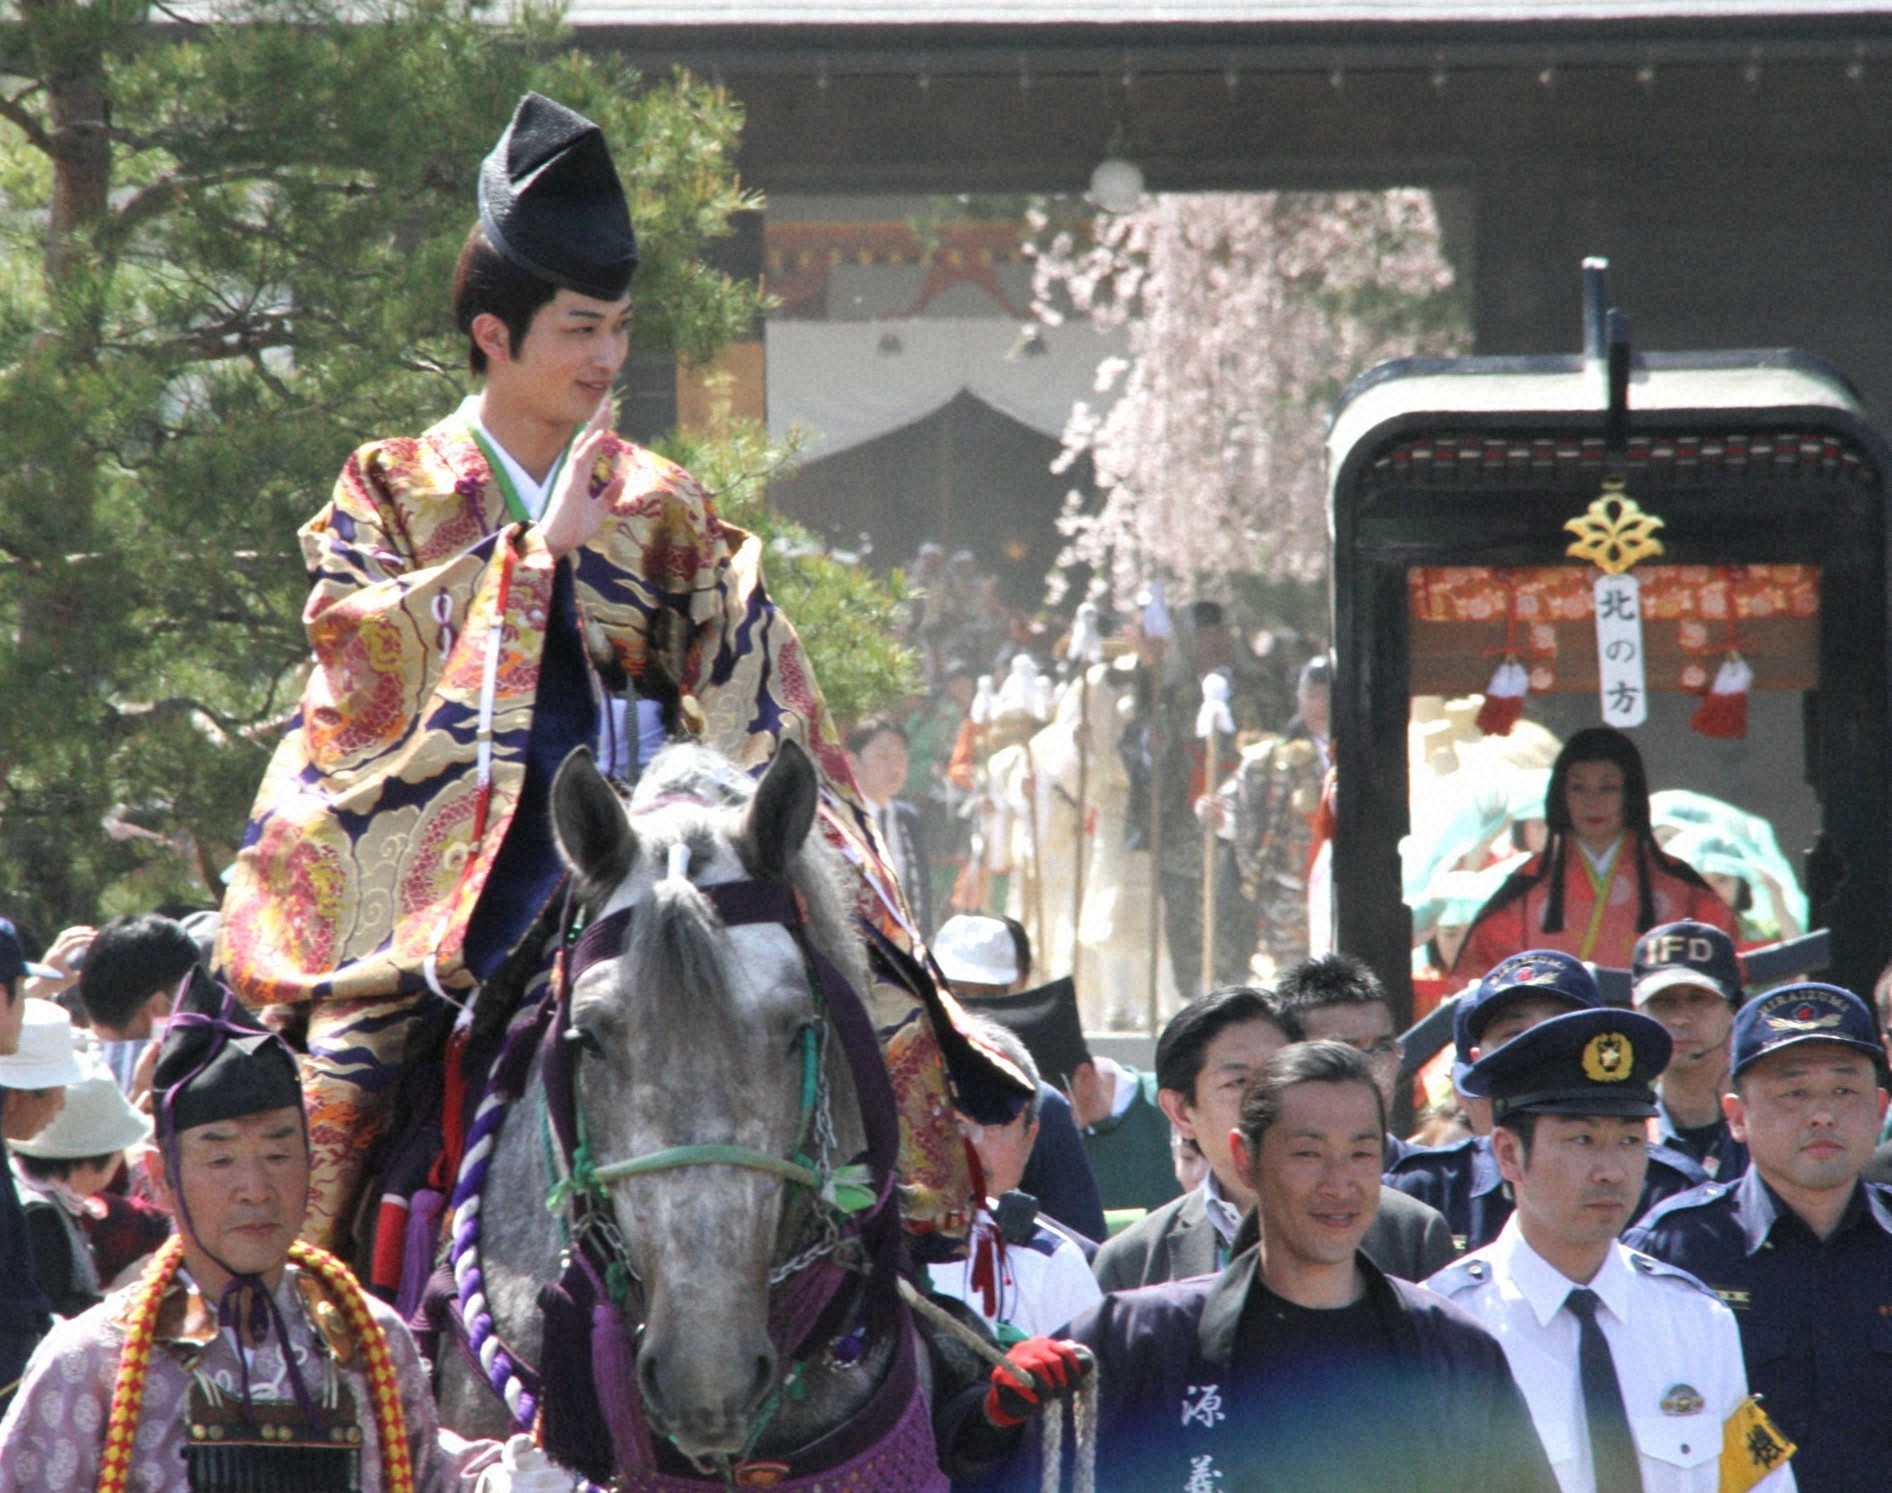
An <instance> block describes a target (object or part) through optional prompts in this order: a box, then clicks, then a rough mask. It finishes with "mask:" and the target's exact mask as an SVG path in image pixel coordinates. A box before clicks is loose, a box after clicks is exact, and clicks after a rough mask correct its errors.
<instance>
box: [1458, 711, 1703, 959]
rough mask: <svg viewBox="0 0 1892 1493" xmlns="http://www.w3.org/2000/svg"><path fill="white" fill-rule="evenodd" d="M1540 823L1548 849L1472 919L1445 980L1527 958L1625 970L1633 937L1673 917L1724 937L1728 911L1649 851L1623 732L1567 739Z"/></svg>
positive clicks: (1632, 754) (1697, 881)
mask: <svg viewBox="0 0 1892 1493" xmlns="http://www.w3.org/2000/svg"><path fill="white" fill-rule="evenodd" d="M1544 818H1545V823H1546V826H1547V828H1548V830H1549V840H1548V842H1547V843H1546V844H1545V846H1544V848H1543V850H1541V851H1540V852H1539V853H1538V854H1536V855H1534V856H1532V857H1531V858H1530V859H1529V860H1528V861H1526V862H1525V863H1524V864H1523V865H1522V866H1520V867H1519V868H1518V869H1517V870H1516V871H1515V872H1513V873H1512V875H1511V876H1510V877H1509V878H1508V879H1507V880H1506V881H1505V883H1504V885H1503V886H1501V887H1499V888H1498V890H1497V892H1496V893H1495V894H1494V895H1493V896H1492V898H1491V900H1490V901H1489V902H1487V903H1486V904H1485V905H1484V907H1483V908H1482V909H1481V910H1480V911H1479V914H1478V917H1477V918H1476V920H1474V922H1473V923H1472V928H1471V932H1470V933H1469V934H1468V935H1467V936H1466V939H1465V943H1464V946H1463V947H1462V948H1461V949H1460V950H1459V955H1458V959H1457V961H1456V962H1455V963H1454V965H1453V973H1454V974H1458V975H1464V976H1467V977H1471V978H1476V977H1477V976H1478V975H1479V974H1480V973H1482V972H1483V971H1485V970H1488V969H1490V968H1491V967H1492V966H1493V965H1495V964H1497V963H1498V962H1499V961H1500V960H1502V959H1505V958H1508V957H1509V956H1510V955H1512V954H1518V953H1522V952H1523V951H1524V950H1526V949H1561V950H1563V951H1564V952H1565V953H1567V954H1574V955H1576V957H1577V958H1579V959H1583V960H1587V961H1589V962H1590V963H1592V964H1600V965H1605V966H1609V967H1613V968H1616V969H1627V968H1628V967H1629V960H1630V953H1631V951H1632V950H1633V949H1634V948H1635V944H1636V939H1637V938H1638V937H1639V936H1640V935H1641V934H1643V933H1644V932H1646V931H1647V930H1649V929H1650V928H1653V927H1655V926H1656V925H1657V924H1658V923H1672V922H1675V921H1676V920H1677V919H1680V918H1693V919H1695V920H1696V921H1697V922H1703V923H1711V924H1713V925H1714V926H1715V927H1717V928H1720V929H1722V930H1723V931H1724V932H1726V933H1728V934H1729V935H1730V936H1732V935H1733V933H1734V913H1733V911H1732V910H1731V909H1730V908H1729V907H1728V904H1727V903H1725V902H1723V901H1722V900H1721V898H1720V897H1718V896H1716V895H1715V893H1714V891H1713V889H1712V888H1710V887H1709V885H1708V883H1707V882H1705V881H1703V880H1702V878H1701V877H1700V876H1698V875H1697V874H1696V873H1695V871H1694V870H1693V869H1692V868H1690V867H1689V866H1687V865H1685V864H1684V863H1683V862H1681V861H1678V860H1676V859H1675V858H1674V857H1673V856H1670V855H1666V854H1664V853H1663V851H1662V848H1661V847H1660V846H1659V845H1657V844H1656V840H1655V836H1654V834H1652V833H1651V832H1650V828H1649V779H1648V776H1647V774H1646V773H1645V772H1644V771H1643V766H1642V755H1641V753H1639V752H1638V751H1637V750H1636V746H1635V743H1634V742H1632V741H1631V740H1630V739H1629V738H1628V737H1627V736H1625V735H1623V733H1622V732H1620V731H1616V730H1612V729H1611V728H1610V727H1608V726H1592V727H1591V728H1589V729H1588V730H1585V731H1579V732H1578V733H1577V734H1576V735H1575V736H1573V737H1571V738H1570V740H1569V742H1568V743H1567V744H1566V745H1565V747H1564V749H1563V750H1562V751H1561V752H1559V753H1558V754H1557V762H1556V765H1555V766H1554V767H1552V769H1551V774H1550V787H1549V790H1548V791H1547V792H1546V793H1545V795H1544Z"/></svg>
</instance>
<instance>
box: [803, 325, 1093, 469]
mask: <svg viewBox="0 0 1892 1493" xmlns="http://www.w3.org/2000/svg"><path fill="white" fill-rule="evenodd" d="M1034 340H1035V344H1036V346H1035V348H1031V347H1028V345H1027V342H1026V339H1025V336H1024V329H1023V328H1022V327H1021V326H1020V325H1019V323H1017V322H1015V321H996V320H984V319H974V318H946V317H939V318H922V319H917V320H905V321H847V322H835V321H794V320H786V319H784V320H780V321H772V322H770V323H769V329H768V401H769V433H770V435H772V436H774V437H775V438H776V439H778V440H780V439H784V438H786V437H787V435H788V433H789V431H790V429H791V428H795V427H799V428H800V429H801V431H802V433H803V435H804V437H805V442H804V445H803V447H802V454H803V456H804V458H812V457H818V456H832V455H834V453H835V452H837V451H845V450H846V449H847V448H848V447H850V446H858V445H860V444H861V443H862V442H863V441H871V440H873V439H874V438H875V437H877V436H883V435H886V434H887V433H888V432H889V431H894V430H899V429H900V428H902V427H903V426H907V425H911V424H913V423H914V422H915V421H918V420H923V419H925V418H926V417H927V416H928V415H930V414H932V413H933V412H934V411H935V410H937V409H939V408H941V407H942V406H943V405H946V404H949V403H950V402H951V401H952V399H953V398H954V396H956V395H957V394H958V393H959V391H960V390H961V389H965V390H969V391H970V392H971V393H973V394H974V395H976V396H977V397H978V398H979V399H981V400H983V401H984V402H985V403H986V404H988V405H990V406H991V407H992V408H993V409H995V410H998V411H999V412H1000V413H1001V414H1004V415H1007V416H1009V417H1010V418H1012V419H1014V420H1016V421H1018V422H1019V423H1020V424H1021V425H1028V426H1030V427H1031V428H1032V429H1033V430H1036V431H1040V432H1042V433H1043V434H1045V435H1048V436H1053V437H1055V436H1059V435H1061V434H1063V431H1064V426H1065V421H1066V420H1068V419H1069V418H1070V414H1071V407H1072V406H1073V405H1074V404H1077V403H1080V402H1083V403H1088V404H1090V405H1091V406H1092V408H1093V409H1097V410H1099V411H1101V410H1103V409H1106V408H1108V407H1109V403H1110V400H1109V398H1108V397H1106V396H1102V395H1099V394H1098V393H1097V392H1096V389H1095V385H1096V382H1097V371H1098V367H1099V365H1100V364H1102V363H1103V362H1104V360H1105V359H1106V358H1112V357H1121V356H1123V351H1124V346H1125V343H1124V337H1123V333H1122V332H1121V331H1111V332H1099V331H1098V330H1096V329H1095V328H1093V327H1090V326H1088V325H1085V326H1069V325H1067V326H1062V327H1041V328H1038V329H1037V332H1036V337H1035V339H1034Z"/></svg>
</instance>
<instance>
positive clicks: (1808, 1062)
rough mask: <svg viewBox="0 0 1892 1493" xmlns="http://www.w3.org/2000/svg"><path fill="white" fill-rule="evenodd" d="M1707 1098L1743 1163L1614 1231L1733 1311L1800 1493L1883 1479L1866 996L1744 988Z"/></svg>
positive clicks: (1891, 1199)
mask: <svg viewBox="0 0 1892 1493" xmlns="http://www.w3.org/2000/svg"><path fill="white" fill-rule="evenodd" d="M1732 1083H1733V1092H1732V1093H1729V1094H1728V1095H1726V1096H1725V1097H1724V1099H1723V1100H1722V1103H1723V1105H1724V1107H1725V1109H1726V1111H1727V1116H1728V1124H1729V1128H1730V1129H1731V1130H1732V1131H1733V1133H1734V1136H1735V1138H1736V1139H1737V1140H1740V1141H1742V1142H1743V1143H1745V1145H1746V1147H1747V1151H1748V1156H1749V1169H1748V1171H1747V1173H1746V1175H1744V1176H1743V1177H1741V1178H1740V1179H1739V1180H1738V1181H1736V1182H1733V1183H1726V1182H1717V1183H1715V1184H1713V1185H1711V1186H1708V1187H1703V1188H1699V1189H1697V1190H1696V1191H1694V1192H1691V1193H1688V1194H1686V1195H1685V1196H1683V1197H1679V1198H1676V1199H1674V1200H1672V1201H1671V1202H1669V1203H1666V1204H1664V1205H1663V1206H1662V1207H1661V1208H1658V1209H1656V1210H1655V1211H1654V1212H1653V1213H1651V1214H1650V1215H1649V1217H1648V1219H1647V1220H1646V1221H1645V1222H1644V1224H1643V1225H1642V1227H1641V1228H1639V1229H1637V1230H1636V1231H1635V1232H1634V1233H1632V1234H1631V1235H1630V1236H1629V1242H1632V1243H1633V1244H1634V1245H1635V1246H1636V1247H1637V1248H1638V1249H1645V1250H1647V1251H1648V1252H1649V1253H1650V1254H1652V1255H1654V1256H1656V1257H1657V1258H1658V1259H1663V1260H1667V1261H1669V1262H1670V1263H1671V1264H1674V1265H1679V1266H1680V1267H1681V1268H1682V1269H1684V1270H1687V1271H1689V1272H1690V1273H1691V1274H1693V1275H1695V1276H1697V1277H1699V1278H1700V1279H1701V1280H1702V1281H1704V1282H1706V1283H1707V1284H1708V1285H1709V1286H1710V1287H1711V1288H1712V1289H1713V1290H1714V1292H1715V1294H1716V1295H1717V1296H1719V1297H1720V1298H1721V1299H1722V1300H1723V1301H1725V1302H1727V1303H1728V1304H1729V1305H1730V1306H1732V1307H1733V1308H1734V1314H1735V1320H1736V1321H1737V1322H1739V1323H1740V1326H1741V1346H1742V1350H1743V1352H1744V1354H1745V1355H1746V1359H1747V1372H1748V1381H1749V1383H1750V1384H1751V1385H1752V1386H1753V1388H1754V1390H1755V1392H1756V1393H1757V1394H1760V1395H1762V1396H1764V1398H1765V1400H1766V1403H1767V1413H1768V1414H1769V1415H1770V1416H1772V1417H1773V1418H1774V1420H1775V1421H1776V1422H1777V1423H1778V1424H1779V1426H1780V1428H1781V1430H1782V1431H1783V1432H1785V1433H1786V1434H1787V1435H1788V1436H1789V1437H1791V1438H1792V1439H1793V1440H1794V1441H1795V1442H1797V1443H1798V1444H1799V1447H1800V1450H1799V1451H1798V1452H1797V1453H1796V1454H1795V1456H1794V1471H1795V1475H1796V1476H1797V1477H1798V1479H1799V1482H1800V1487H1801V1488H1802V1489H1804V1490H1809V1493H1852V1490H1858V1493H1865V1490H1867V1489H1884V1488H1888V1487H1892V1374H1888V1373H1887V1372H1886V1364H1887V1362H1888V1359H1887V1355H1886V1345H1887V1318H1888V1317H1892V1191H1888V1189H1886V1188H1884V1187H1878V1186H1874V1185H1871V1184H1869V1183H1866V1182H1862V1181H1861V1180H1860V1172H1861V1171H1862V1170H1863V1169H1864V1167H1865V1164H1866V1162H1867V1160H1868V1159H1869V1158H1870V1157H1871V1155H1872V1148H1873V1145H1874V1143H1875V1141H1876V1140H1877V1139H1878V1134H1879V1126H1880V1123H1881V1122H1882V1120H1883V1119H1884V1117H1885V1112H1886V1104H1887V1097H1886V1089H1885V1081H1884V1070H1883V1068H1882V1067H1881V1055H1880V1053H1879V1050H1878V1032H1877V1030H1876V1028H1875V1027H1874V1024H1873V1019H1872V1012H1871V1011H1870V1009H1868V1007H1867V1006H1866V1003H1865V1002H1864V1001H1862V1000H1860V999H1859V998H1858V997H1857V996H1855V995H1853V994H1852V993H1851V992H1850V991H1846V990H1841V989H1839V988H1838V987H1837V986H1832V985H1815V984H1804V985H1789V986H1786V987H1784V988H1782V989H1780V990H1774V991H1770V992H1768V993H1767V994H1765V995H1761V996H1757V997H1755V999H1754V1000H1752V1001H1750V1002H1749V1003H1748V1004H1747V1005H1746V1006H1745V1007H1743V1008H1742V1010H1741V1013H1740V1015H1739V1016H1738V1017H1737V1018H1736V1020H1735V1024H1734V1041H1733V1079H1732Z"/></svg>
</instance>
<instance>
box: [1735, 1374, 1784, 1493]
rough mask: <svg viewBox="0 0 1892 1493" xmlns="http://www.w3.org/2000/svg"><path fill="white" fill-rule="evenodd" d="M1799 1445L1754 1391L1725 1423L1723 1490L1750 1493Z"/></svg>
mask: <svg viewBox="0 0 1892 1493" xmlns="http://www.w3.org/2000/svg"><path fill="white" fill-rule="evenodd" d="M1796 1449H1797V1448H1796V1447H1795V1446H1794V1444H1793V1443H1792V1442H1791V1441H1789V1440H1788V1439H1787V1438H1786V1437H1785V1436H1783V1435H1781V1434H1780V1428H1779V1427H1777V1426H1776V1425H1775V1424H1774V1423H1773V1422H1772V1421H1771V1420H1769V1419H1768V1418H1767V1412H1766V1411H1764V1410H1762V1409H1761V1405H1760V1401H1759V1400H1756V1399H1755V1398H1754V1397H1753V1396H1752V1395H1750V1396H1749V1397H1748V1398H1747V1399H1745V1400H1743V1401H1741V1403H1740V1404H1739V1405H1737V1406H1736V1407H1735V1411H1734V1414H1732V1415H1730V1416H1729V1417H1728V1418H1727V1419H1726V1420H1725V1421H1723V1422H1722V1424H1721V1493H1748V1489H1749V1488H1752V1487H1753V1486H1754V1485H1755V1484H1756V1483H1758V1482H1759V1481H1760V1480H1761V1479H1762V1478H1764V1477H1766V1476H1767V1474H1768V1473H1770V1472H1772V1471H1773V1470H1774V1469H1775V1468H1776V1467H1778V1466H1780V1465H1781V1464H1782V1463H1783V1462H1785V1461H1786V1460H1787V1459H1788V1458H1789V1457H1791V1456H1792V1455H1793V1454H1794V1452H1795V1450H1796Z"/></svg>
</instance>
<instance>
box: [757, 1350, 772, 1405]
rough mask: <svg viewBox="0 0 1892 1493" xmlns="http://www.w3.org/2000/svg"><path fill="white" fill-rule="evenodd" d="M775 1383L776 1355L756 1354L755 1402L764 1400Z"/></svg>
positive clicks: (770, 1353) (768, 1353)
mask: <svg viewBox="0 0 1892 1493" xmlns="http://www.w3.org/2000/svg"><path fill="white" fill-rule="evenodd" d="M774 1383H775V1354H774V1353H773V1352H767V1353H758V1354H756V1359H755V1394H754V1398H755V1400H756V1401H757V1402H760V1401H761V1400H762V1398H763V1397H764V1396H765V1395H767V1394H768V1392H769V1388H770V1386H772V1385H773V1384H774Z"/></svg>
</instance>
